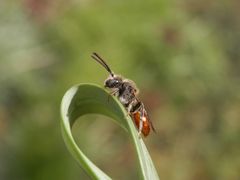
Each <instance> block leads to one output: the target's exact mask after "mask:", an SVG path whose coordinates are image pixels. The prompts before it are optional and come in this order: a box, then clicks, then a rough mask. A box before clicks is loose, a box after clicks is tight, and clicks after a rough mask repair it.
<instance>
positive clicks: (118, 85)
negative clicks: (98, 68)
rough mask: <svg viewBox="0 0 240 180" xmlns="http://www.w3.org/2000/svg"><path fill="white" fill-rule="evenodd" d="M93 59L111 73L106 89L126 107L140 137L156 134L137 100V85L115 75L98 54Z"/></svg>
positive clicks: (142, 106)
mask: <svg viewBox="0 0 240 180" xmlns="http://www.w3.org/2000/svg"><path fill="white" fill-rule="evenodd" d="M91 57H92V58H93V59H94V60H96V61H97V62H98V63H99V64H101V65H102V66H103V67H104V68H105V69H106V70H107V71H108V72H109V77H108V78H107V79H106V80H105V82H104V87H106V88H108V89H111V90H112V91H111V92H110V94H111V95H114V96H116V97H117V98H118V99H119V101H120V102H121V104H122V105H123V106H124V107H125V109H126V110H127V113H128V115H130V117H131V118H132V120H133V121H134V123H135V126H136V127H137V129H138V133H139V136H140V135H141V134H143V135H144V136H145V137H146V136H148V134H149V133H150V130H151V129H152V130H153V131H154V132H155V129H154V127H153V124H152V122H151V121H150V119H149V117H148V114H147V111H146V110H145V108H144V104H143V103H142V102H141V101H140V100H139V99H138V98H137V95H138V92H139V91H138V88H137V86H136V85H135V83H134V82H133V81H131V80H129V79H125V78H123V77H121V76H120V75H116V74H114V73H113V71H112V70H111V69H110V68H109V66H108V65H107V63H106V62H105V61H104V60H103V59H102V58H101V57H100V56H99V55H98V54H97V53H93V54H92V55H91Z"/></svg>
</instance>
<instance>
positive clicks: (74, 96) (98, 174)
mask: <svg viewBox="0 0 240 180" xmlns="http://www.w3.org/2000/svg"><path fill="white" fill-rule="evenodd" d="M90 113H94V114H102V115H106V116H108V117H111V118H112V119H113V120H114V121H115V122H117V124H119V125H120V126H121V127H122V128H124V129H125V130H127V131H128V132H129V133H130V135H131V137H132V140H133V143H134V146H135V149H136V152H137V157H138V159H139V163H140V169H141V176H142V179H144V180H158V179H159V177H158V174H157V172H156V169H155V167H154V165H153V162H152V160H151V158H150V155H149V153H148V151H147V148H146V146H145V144H144V142H143V140H142V139H141V138H139V137H138V134H137V130H136V128H135V126H134V124H133V122H132V120H131V118H130V117H128V116H126V111H125V109H124V107H123V106H122V105H121V104H120V103H119V102H118V100H116V98H114V97H112V96H109V93H108V92H107V91H106V90H104V89H103V88H101V87H99V86H97V85H93V84H80V85H77V86H73V87H72V88H70V89H69V90H68V91H67V92H66V93H65V95H64V97H63V99H62V103H61V115H62V120H61V128H62V134H63V138H64V141H65V144H66V146H67V147H68V149H69V151H70V152H71V154H72V155H73V157H74V158H75V159H76V160H77V161H78V163H79V164H80V165H81V167H82V168H83V169H84V170H85V171H86V172H87V173H88V175H89V176H90V177H92V178H93V179H104V180H105V179H111V178H110V177H109V176H107V175H106V174H105V173H104V172H103V171H102V170H100V169H99V168H98V167H97V166H96V165H94V164H93V163H92V162H91V161H90V160H89V159H88V158H87V157H86V156H85V155H84V153H83V152H82V151H81V150H80V148H79V147H78V146H77V144H76V142H75V140H74V138H73V136H72V132H71V127H72V125H73V124H74V122H75V121H76V120H77V119H78V118H79V117H80V116H82V115H85V114H90Z"/></svg>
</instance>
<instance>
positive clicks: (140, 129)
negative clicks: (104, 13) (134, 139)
mask: <svg viewBox="0 0 240 180" xmlns="http://www.w3.org/2000/svg"><path fill="white" fill-rule="evenodd" d="M143 117H144V105H143V103H141V106H140V121H139V128H138V136H139V137H141V133H142V129H143Z"/></svg>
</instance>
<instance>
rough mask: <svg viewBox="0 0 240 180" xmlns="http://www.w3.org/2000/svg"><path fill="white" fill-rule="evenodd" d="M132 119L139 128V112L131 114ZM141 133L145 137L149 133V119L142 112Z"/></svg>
mask: <svg viewBox="0 0 240 180" xmlns="http://www.w3.org/2000/svg"><path fill="white" fill-rule="evenodd" d="M131 117H132V119H133V120H134V123H135V125H136V127H137V129H138V130H139V123H140V112H135V113H133V114H132V115H131ZM141 132H142V134H143V135H144V136H145V137H146V136H148V134H149V133H150V121H149V119H148V118H147V116H146V114H145V113H144V116H143V126H142V130H141Z"/></svg>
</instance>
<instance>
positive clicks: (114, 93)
mask: <svg viewBox="0 0 240 180" xmlns="http://www.w3.org/2000/svg"><path fill="white" fill-rule="evenodd" d="M118 92H119V89H116V90H115V91H112V92H110V93H109V95H108V102H109V97H110V96H115V95H116V94H117V93H118Z"/></svg>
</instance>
